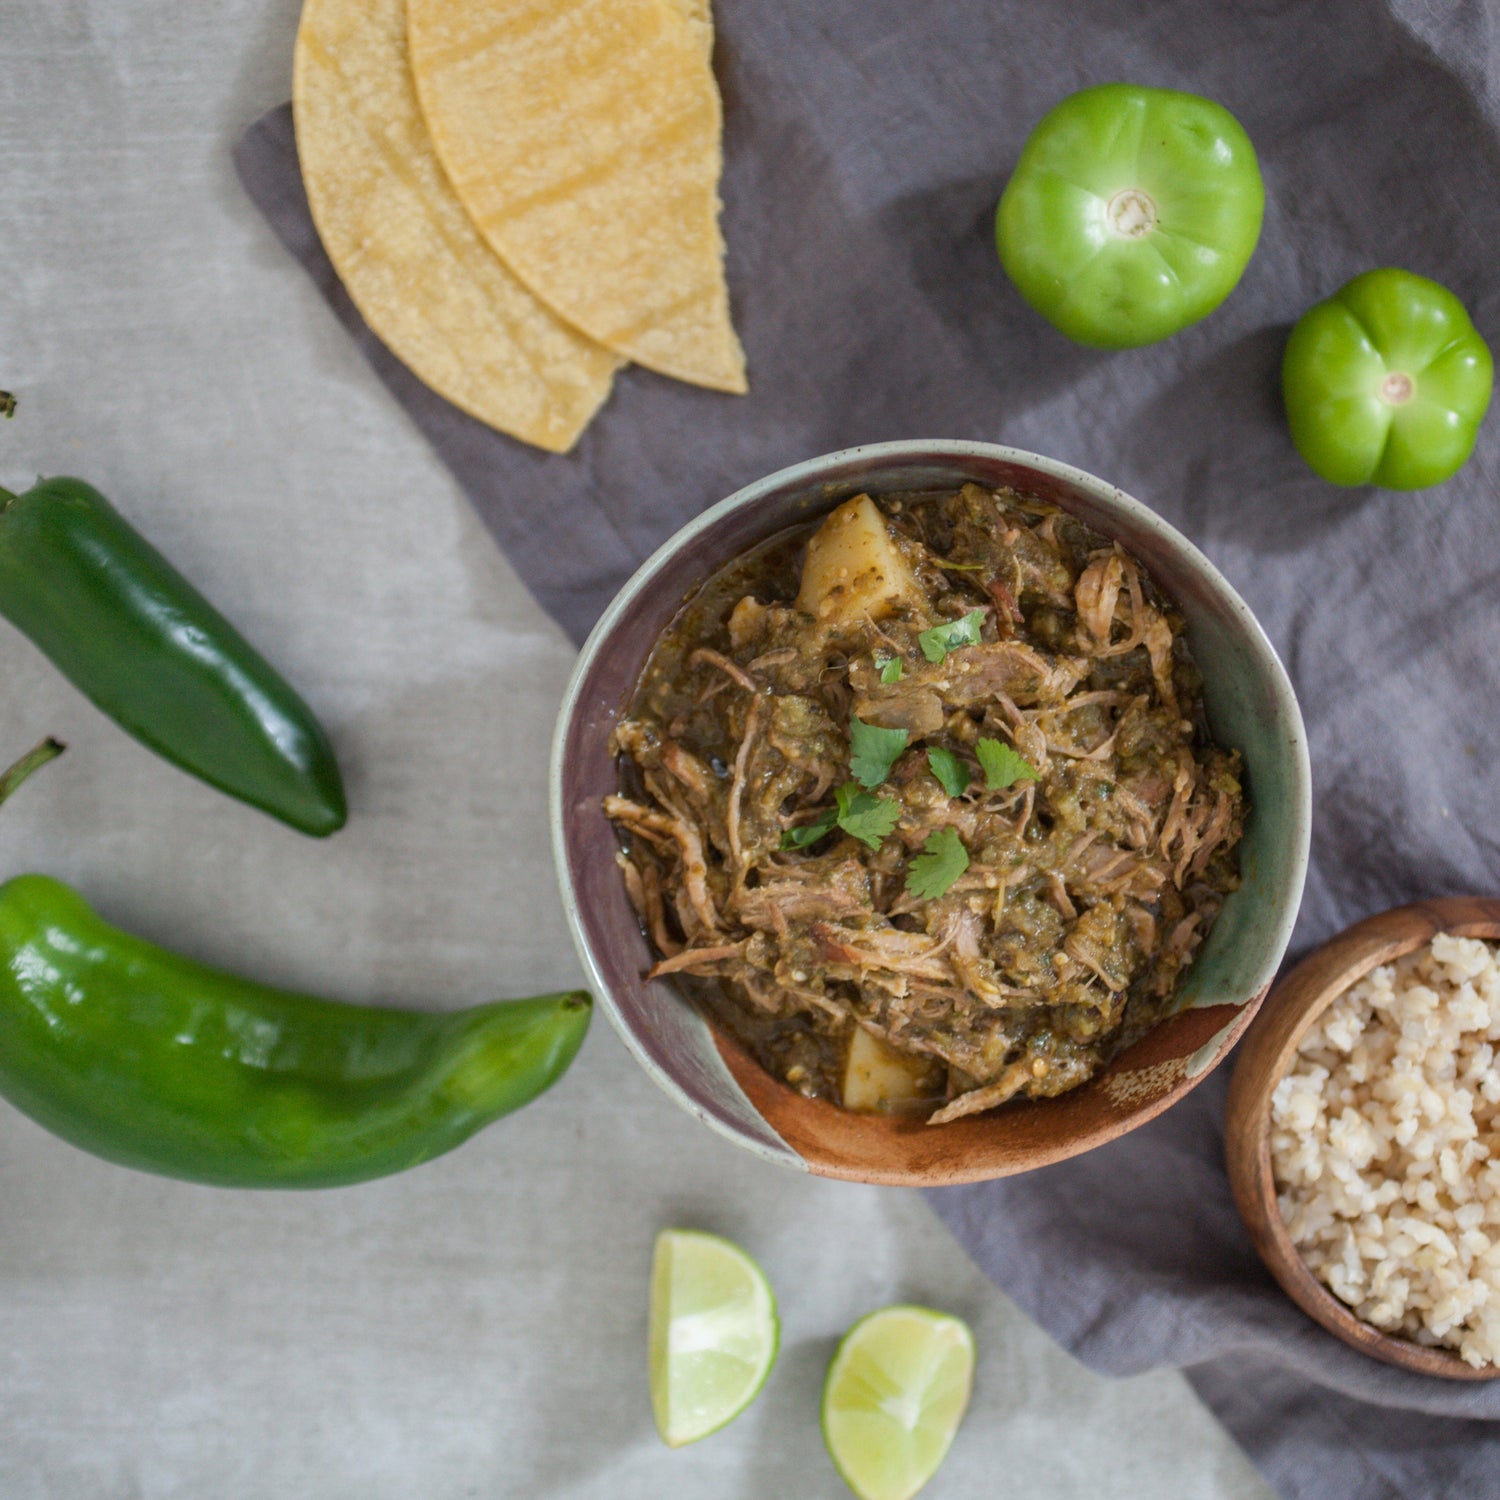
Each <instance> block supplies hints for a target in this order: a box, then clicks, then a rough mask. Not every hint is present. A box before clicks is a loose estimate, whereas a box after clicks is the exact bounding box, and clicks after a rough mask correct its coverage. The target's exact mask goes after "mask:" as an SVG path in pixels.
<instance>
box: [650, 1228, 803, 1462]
mask: <svg viewBox="0 0 1500 1500" xmlns="http://www.w3.org/2000/svg"><path fill="white" fill-rule="evenodd" d="M780 1338H781V1327H780V1324H779V1323H778V1322H777V1320H776V1298H775V1296H774V1295H773V1294H772V1292H771V1284H770V1282H768V1281H767V1280H766V1278H765V1275H764V1273H763V1272H762V1271H761V1269H760V1267H759V1266H758V1265H756V1264H755V1262H754V1261H753V1260H751V1259H750V1257H749V1256H748V1255H746V1254H745V1252H744V1251H743V1250H741V1249H740V1248H739V1246H738V1245H732V1244H730V1242H729V1241H728V1240H723V1239H720V1238H719V1237H718V1235H714V1234H703V1233H700V1232H699V1231H698V1230H694V1229H664V1230H662V1232H661V1233H660V1234H659V1235H657V1237H656V1255H655V1258H654V1260H653V1261H652V1265H651V1335H650V1360H651V1406H652V1410H653V1411H654V1412H655V1413H656V1427H657V1431H658V1432H660V1433H661V1435H662V1440H663V1442H665V1443H666V1444H667V1445H668V1446H669V1447H672V1448H680V1447H682V1446H683V1444H684V1443H695V1442H697V1441H698V1439H699V1438H703V1437H707V1436H708V1435H709V1433H711V1432H717V1431H718V1430H719V1428H721V1427H723V1426H724V1425H725V1424H726V1423H728V1422H732V1421H733V1420H734V1419H735V1418H736V1417H737V1416H739V1414H740V1413H741V1412H742V1411H744V1409H745V1408H746V1407H747V1406H749V1404H750V1403H751V1402H752V1401H753V1400H754V1399H755V1398H756V1396H757V1395H758V1394H759V1393H760V1388H761V1387H762V1386H763V1385H764V1384H765V1383H766V1377H767V1376H768V1375H769V1374H770V1373H771V1366H772V1365H773V1364H775V1362H776V1350H777V1346H778V1344H779V1342H780Z"/></svg>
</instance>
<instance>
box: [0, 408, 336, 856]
mask: <svg viewBox="0 0 1500 1500" xmlns="http://www.w3.org/2000/svg"><path fill="white" fill-rule="evenodd" d="M0 395H3V393H0ZM4 409H5V408H4V405H3V403H0V411H3V410H4ZM0 615H4V617H5V618H6V619H7V620H9V621H10V622H11V624H13V625H15V626H16V627H17V629H19V630H21V631H22V632H23V633H24V634H26V635H28V636H30V638H31V639H32V640H33V641H34V642H35V643H36V644H37V645H38V646H39V647H40V648H41V649H42V651H43V652H44V653H45V654H46V655H47V656H48V657H49V658H50V659H51V661H52V663H53V665H54V666H56V667H57V668H58V669H59V670H60V671H61V672H62V673H63V675H64V676H65V677H67V678H68V680H69V681H70V682H72V683H73V685H74V686H75V687H77V688H79V689H80V690H81V691H82V692H83V693H84V694H85V695H86V696H87V697H89V698H90V699H92V700H93V702H94V703H95V704H96V705H97V706H98V707H99V708H101V709H103V710H104V712H105V713H106V714H108V715H109V716H110V717H111V718H112V719H114V720H115V721H116V722H117V723H118V724H119V725H120V726H121V727H122V728H124V729H125V730H127V731H128V732H129V733H131V734H133V735H134V736H135V737H136V739H138V740H140V741H141V742H142V743H143V744H145V745H148V746H150V748H151V749H152V750H155V751H156V752H157V753H158V754H159V755H162V756H164V757H165V758H166V759H167V760H169V761H171V762H172V763H173V764H175V765H177V766H180V767H181V768H182V769H183V770H185V771H189V772H191V773H192V774H193V775H195V776H198V777H201V778H202V779H203V780H204V781H206V782H208V783H209V784H210V785H211V786H215V787H218V788H219V789H220V790H221V791H224V792H228V793H229V795H230V796H232V797H238V798H239V799H240V800H241V801H244V802H248V803H250V804H251V806H253V807H258V808H260V809H261V810H262V811H264V812H268V813H270V814H271V815H272V816H273V817H277V818H280V819H281V820H282V821H283V822H284V823H289V824H291V826H292V827H293V828H297V829H300V830H301V831H302V832H304V833H310V834H314V835H318V836H323V835H327V834H330V833H333V832H335V831H336V830H337V829H339V828H342V827H343V826H344V821H345V819H346V817H347V816H348V810H347V806H346V803H345V800H344V785H343V779H342V778H341V776H340V775H339V768H338V762H337V761H336V760H335V759H334V754H333V747H332V746H331V745H330V744H329V742H328V736H327V735H326V734H325V733H324V732H323V729H322V726H321V725H320V724H319V723H318V721H317V720H316V719H315V718H314V717H313V714H312V711H311V709H309V708H308V706H307V705H306V704H305V703H304V702H303V701H302V699H301V698H300V697H298V696H297V694H296V693H295V692H294V691H293V689H292V688H291V687H290V686H289V685H288V684H287V682H286V681H285V680H284V679H283V678H282V677H281V676H280V675H279V674H278V673H277V672H276V671H275V669H274V668H272V667H271V666H270V665H269V664H268V663H267V662H266V660H265V659H264V658H263V657H262V656H261V655H260V654H259V653H258V652H257V651H256V650H255V649H254V647H252V646H251V645H250V644H249V642H248V641H246V640H245V638H244V637H243V636H242V635H240V633H239V632H238V631H237V630H236V629H235V628H234V626H233V625H231V624H230V623H229V621H228V620H226V619H225V618H224V616H223V615H221V614H220V613H219V612H218V610H216V609H215V608H214V607H213V605H211V604H210V603H209V602H208V600H207V599H205V598H204V597H203V595H202V594H200V593H199V592H198V590H197V589H195V588H194V587H193V586H192V584H190V583H189V582H188V581H187V579H185V578H184V577H183V576H182V574H181V573H179V572H178V571H177V570H176V568H174V567H173V566H172V564H171V563H170V562H168V561H167V559H166V558H165V557H163V556H162V555H161V553H160V552H158V551H157V550H156V548H154V547H153V546H152V545H151V544H150V543H149V542H148V541H147V540H146V539H145V538H144V537H143V536H141V534H140V533H139V532H137V531H136V530H135V529H134V528H133V527H132V526H131V525H130V524H129V523H128V522H127V521H126V520H125V518H124V517H123V516H121V515H120V513H119V512H118V511H117V510H115V508H114V507H113V506H112V505H111V504H110V503H109V501H107V500H106V499H105V498H104V496H103V495H101V494H100V493H99V491H98V490H96V489H94V488H93V487H92V486H91V485H88V484H85V483H84V482H83V481H82V480H81V479H44V480H39V481H38V482H37V484H35V485H34V486H33V487H32V488H31V489H29V490H27V491H26V492H25V493H24V494H20V495H14V494H12V493H11V492H10V491H9V490H3V489H0Z"/></svg>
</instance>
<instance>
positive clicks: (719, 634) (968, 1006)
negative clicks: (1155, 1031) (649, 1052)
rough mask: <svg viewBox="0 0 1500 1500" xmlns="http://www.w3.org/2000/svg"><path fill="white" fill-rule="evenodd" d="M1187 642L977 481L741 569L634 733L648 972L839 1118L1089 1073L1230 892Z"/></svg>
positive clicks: (1230, 847) (626, 742) (694, 613)
mask: <svg viewBox="0 0 1500 1500" xmlns="http://www.w3.org/2000/svg"><path fill="white" fill-rule="evenodd" d="M1182 626H1183V622H1182V619H1181V617H1180V616H1179V615H1178V614H1177V612H1176V611H1175V610H1174V609H1173V608H1172V606H1171V604H1170V603H1169V602H1168V601H1167V600H1166V599H1164V598H1163V597H1162V596H1161V595H1160V593H1159V592H1158V591H1157V590H1156V589H1155V588H1154V586H1153V585H1152V582H1151V580H1150V579H1149V578H1148V577H1147V576H1146V574H1145V572H1144V570H1143V569H1142V568H1141V566H1140V564H1139V563H1137V562H1136V561H1135V560H1134V559H1133V558H1132V557H1131V556H1130V555H1129V554H1128V553H1127V552H1125V551H1124V550H1123V549H1122V548H1120V547H1119V546H1118V545H1116V544H1113V543H1111V542H1109V541H1108V540H1106V539H1105V538H1103V537H1101V536H1099V535H1098V534H1097V533H1095V532H1093V531H1091V530H1089V529H1088V528H1087V527H1086V526H1084V525H1083V524H1082V523H1081V522H1079V521H1078V520H1077V519H1075V518H1074V517H1072V516H1070V515H1069V514H1068V513H1067V512H1065V511H1062V510H1060V509H1058V508H1057V507H1056V506H1053V505H1050V504H1046V503H1043V502H1041V501H1039V500H1036V499H1034V498H1032V497H1029V496H1026V495H1023V494H1019V493H1016V492H1015V491H1012V490H1001V491H998V492H991V491H989V490H986V489H983V488H981V487H980V486H978V485H974V484H969V485H965V486H964V487H963V488H962V489H961V490H958V491H953V492H944V493H934V494H910V495H900V496H889V497H886V498H884V499H881V500H879V501H874V500H872V499H871V498H870V497H869V496H864V495H862V496H857V497H855V498H854V499H852V500H849V501H846V502H845V503H844V504H843V505H841V506H840V507H839V508H838V509H837V510H835V511H834V512H833V513H832V515H830V516H829V517H828V518H827V519H826V521H825V522H824V523H823V524H822V525H821V526H820V527H818V528H817V529H816V531H815V532H813V533H812V534H811V535H809V528H799V529H798V530H796V531H794V532H788V533H784V534H783V535H782V536H780V537H777V538H774V539H772V540H771V541H770V542H768V543H766V544H763V545H762V546H761V547H760V548H759V549H757V550H756V551H754V552H753V553H751V554H749V555H747V556H746V557H743V558H740V559H737V560H736V561H735V562H733V563H731V564H730V565H729V566H728V567H726V568H724V569H723V570H721V571H720V572H719V573H718V574H716V575H715V576H714V577H713V578H712V579H710V580H709V582H708V583H707V584H706V585H705V586H704V588H703V589H702V590H701V591H700V592H699V593H698V594H697V595H696V596H695V597H694V598H693V599H692V600H691V601H690V602H689V603H688V605H687V606H686V607H685V608H684V609H683V610H682V612H681V613H680V614H679V615H678V617H677V618H676V619H675V620H674V621H673V623H672V624H671V626H670V627H669V628H668V629H667V631H666V632H665V633H664V635H663V636H662V638H661V639H660V640H659V641H658V642H657V645H656V647H655V649H654V651H653V653H652V655H651V658H650V660H649V661H648V663H647V665H646V668H645V670H644V672H643V673H642V676H641V679H640V682H639V684H638V685H637V689H636V693H635V697H634V699H633V701H632V703H631V706H630V708H629V710H628V712H627V714H626V716H625V717H624V718H623V719H622V720H621V722H620V723H619V724H618V725H617V727H616V729H615V749H616V750H617V752H618V753H619V755H620V758H621V761H620V764H621V790H620V792H619V793H618V794H616V795H613V796H611V797H609V798H607V799H606V801H605V811H606V813H607V814H608V816H609V817H610V818H611V819H613V820H614V822H615V824H616V826H617V828H618V829H619V831H620V833H621V836H622V844H623V847H622V850H621V853H620V865H621V869H622V871H623V874H624V878H625V882H626V886H627V889H628V891H629V894H630V897H631V900H632V902H633V903H634V905H635V908H636V910H637V911H638V912H639V914H640V918H641V922H642V926H643V928H644V929H645V931H646V933H647V934H648V936H649V938H650V940H651V942H652V945H653V946H654V948H655V950H656V952H657V954H658V955H659V961H658V962H657V964H656V965H655V967H654V968H653V970H652V971H651V972H652V975H653V977H659V976H664V975H673V976H676V978H677V982H679V983H680V984H682V985H683V987H684V988H686V989H687V990H688V991H689V992H690V993H692V994H693V995H695V996H696V997H698V998H699V999H700V1000H701V1001H702V1002H703V1003H705V1004H706V1005H707V1006H708V1007H709V1008H710V1010H711V1012H712V1013H713V1014H714V1015H715V1016H716V1017H717V1018H718V1020H719V1021H720V1023H721V1024H723V1025H725V1026H727V1027H728V1028H729V1029H730V1030H731V1031H732V1032H733V1033H734V1034H735V1035H737V1036H738V1037H739V1038H740V1039H741V1040H742V1041H743V1042H744V1043H745V1044H746V1045H747V1046H748V1047H749V1049H750V1050H751V1051H752V1052H753V1054H754V1055H755V1056H756V1057H757V1059H758V1060H759V1061H760V1062H761V1063H762V1065H763V1066H765V1067H766V1068H768V1069H769V1070H770V1071H771V1072H772V1073H774V1074H775V1075H776V1076H778V1077H780V1078H783V1079H785V1080H786V1081H787V1082H788V1083H789V1084H791V1085H792V1086H793V1087H794V1088H796V1089H799V1090H800V1091H802V1092H803V1093H805V1094H808V1095H811V1096H819V1097H823V1098H828V1099H831V1100H833V1101H834V1102H836V1103H840V1104H842V1105H844V1106H845V1107H846V1108H856V1109H892V1108H910V1109H927V1110H930V1111H931V1113H930V1119H931V1121H932V1122H933V1123H942V1122H945V1121H948V1120H954V1119H958V1118H960V1117H961V1116H964V1115H969V1114H974V1113H976V1112H978V1111H980V1110H985V1109H989V1108H991V1107H993V1106H996V1105H999V1104H1002V1103H1005V1102H1006V1101H1007V1100H1010V1099H1014V1098H1020V1097H1030V1098H1042V1097H1047V1096H1050V1095H1055V1094H1060V1093H1063V1092H1065V1091H1067V1090H1069V1089H1072V1088H1076V1087H1077V1086H1078V1085H1079V1084H1081V1083H1083V1082H1085V1081H1086V1080H1087V1079H1089V1078H1090V1077H1092V1076H1093V1074H1094V1073H1096V1072H1097V1071H1098V1070H1099V1069H1100V1068H1102V1067H1103V1066H1104V1065H1105V1064H1106V1063H1107V1062H1108V1061H1109V1059H1110V1058H1111V1057H1112V1056H1113V1055H1114V1053H1115V1052H1117V1051H1118V1050H1119V1049H1120V1048H1121V1047H1122V1046H1124V1045H1125V1044H1126V1043H1127V1042H1129V1041H1130V1040H1132V1039H1133V1038H1135V1037H1136V1036H1138V1035H1139V1034H1140V1033H1141V1032H1143V1031H1144V1030H1145V1029H1146V1028H1147V1027H1149V1026H1150V1025H1151V1024H1152V1023H1153V1022H1155V1021H1156V1020H1158V1019H1160V1018H1161V1017H1162V1016H1163V1015H1164V1014H1166V1013H1167V1012H1168V1011H1169V1010H1170V1009H1171V1008H1172V996H1173V992H1174V991H1175V989H1176V987H1177V984H1178V981H1179V979H1180V978H1181V975H1182V973H1183V971H1184V969H1185V968H1186V966H1187V965H1188V964H1189V963H1190V962H1191V960H1192V957H1193V954H1194V952H1195V950H1196V949H1197V948H1198V946H1199V944H1200V943H1201V942H1202V940H1203V938H1204V936H1205V934H1206V933H1207V931H1208V929H1209V927H1210V925H1211V924H1212V922H1213V920H1214V918H1215V916H1216V914H1217V913H1218V911H1219V908H1220V906H1221V904H1222V902H1223V899H1224V896H1225V895H1226V894H1227V893H1228V892H1229V891H1231V890H1233V889H1234V888H1235V886H1236V885H1237V883H1238V875H1237V856H1236V846H1237V844H1238V842H1239V839H1240V835H1241V830H1242V826H1243V819H1244V812H1245V804H1244V798H1243V795H1242V792H1241V787H1240V762H1239V756H1238V753H1237V752H1235V751H1226V750H1223V749H1220V748H1219V747H1217V746H1216V745H1214V744H1213V742H1212V740H1211V739H1210V737H1209V733H1208V728H1207V724H1206V721H1205V719H1204V714H1203V704H1202V698H1201V694H1200V686H1201V679H1200V677H1199V675H1198V672H1197V670H1196V668H1195V667H1194V665H1193V662H1192V658H1191V656H1190V655H1189V653H1188V649H1187V645H1186V642H1185V641H1184V639H1183V636H1182ZM934 1106H936V1107H935V1108H934Z"/></svg>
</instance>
